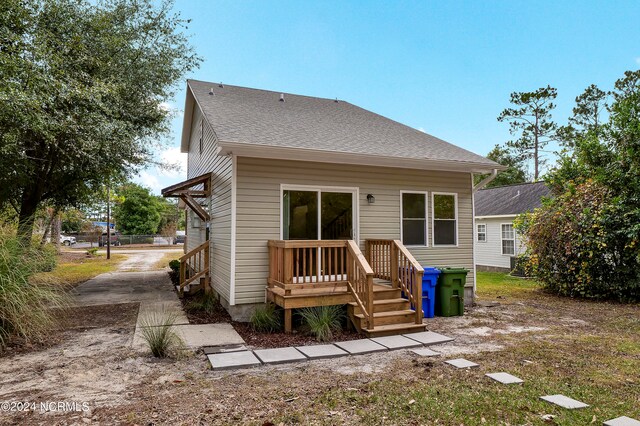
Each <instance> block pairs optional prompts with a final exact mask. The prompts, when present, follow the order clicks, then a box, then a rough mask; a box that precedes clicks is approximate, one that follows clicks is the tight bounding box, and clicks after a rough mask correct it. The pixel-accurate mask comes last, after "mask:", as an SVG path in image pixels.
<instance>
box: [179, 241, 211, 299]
mask: <svg viewBox="0 0 640 426" xmlns="http://www.w3.org/2000/svg"><path fill="white" fill-rule="evenodd" d="M203 277H204V278H205V280H204V290H205V292H208V291H209V288H210V286H209V241H208V240H207V241H205V242H204V243H202V244H200V245H199V246H198V247H196V248H194V249H193V250H191V251H189V252H187V253H186V254H185V255H184V256H182V257H180V292H181V293H182V292H183V291H184V287H185V286H187V285H189V284H191V283H193V282H194V281H196V280H199V279H200V278H203Z"/></svg>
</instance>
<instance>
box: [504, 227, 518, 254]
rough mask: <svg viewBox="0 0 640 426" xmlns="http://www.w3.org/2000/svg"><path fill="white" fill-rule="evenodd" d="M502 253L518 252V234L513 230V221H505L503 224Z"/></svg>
mask: <svg viewBox="0 0 640 426" xmlns="http://www.w3.org/2000/svg"><path fill="white" fill-rule="evenodd" d="M501 226H502V254H506V255H511V256H513V255H515V254H516V234H515V232H514V231H513V224H512V223H503V224H502V225H501Z"/></svg>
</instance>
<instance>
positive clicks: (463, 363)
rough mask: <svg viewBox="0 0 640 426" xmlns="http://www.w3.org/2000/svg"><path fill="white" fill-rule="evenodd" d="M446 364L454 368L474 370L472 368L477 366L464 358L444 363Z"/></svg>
mask: <svg viewBox="0 0 640 426" xmlns="http://www.w3.org/2000/svg"><path fill="white" fill-rule="evenodd" d="M445 362H446V363H447V364H449V365H453V366H454V367H456V368H474V367H478V364H476V363H475V362H472V361H469V360H466V359H464V358H457V359H450V360H448V361H445Z"/></svg>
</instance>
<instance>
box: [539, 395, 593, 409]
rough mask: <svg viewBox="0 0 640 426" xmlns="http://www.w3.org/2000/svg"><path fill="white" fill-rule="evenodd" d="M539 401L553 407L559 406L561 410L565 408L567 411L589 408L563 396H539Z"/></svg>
mask: <svg viewBox="0 0 640 426" xmlns="http://www.w3.org/2000/svg"><path fill="white" fill-rule="evenodd" d="M540 399H542V400H544V401H547V402H550V403H552V404H555V405H559V406H560V407H562V408H567V409H569V410H574V409H576V408H585V407H588V406H589V404H585V403H584V402H580V401H577V400H575V399H572V398H569V397H568V396H564V395H546V396H541V397H540Z"/></svg>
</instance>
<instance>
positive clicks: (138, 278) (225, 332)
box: [73, 249, 244, 351]
mask: <svg viewBox="0 0 640 426" xmlns="http://www.w3.org/2000/svg"><path fill="white" fill-rule="evenodd" d="M164 252H165V250H157V249H155V250H147V251H143V250H136V251H135V253H131V256H134V257H135V259H134V260H132V259H131V258H130V259H128V260H126V261H124V262H123V264H126V263H127V262H129V265H133V264H134V263H136V264H137V266H136V267H139V266H140V265H143V264H144V263H146V268H151V267H152V265H154V264H155V263H156V262H157V260H158V259H156V260H154V261H152V262H145V261H141V260H140V259H144V258H145V257H156V256H159V258H162V256H164ZM121 266H122V265H121ZM73 294H74V296H75V302H76V304H77V305H78V306H95V305H111V304H119V303H140V308H139V310H138V319H137V322H136V331H135V333H134V336H133V338H132V340H131V345H132V347H133V348H134V349H136V350H140V351H144V350H146V346H145V343H144V341H143V340H142V338H141V335H140V326H141V324H144V323H145V321H147V322H148V321H149V319H151V318H158V317H162V316H166V315H171V316H173V317H174V324H175V329H176V332H177V333H178V335H180V337H182V339H183V341H184V343H185V345H186V346H187V347H189V348H191V349H194V350H195V349H198V348H200V347H203V346H224V345H234V344H244V340H243V339H242V337H240V335H239V334H238V333H237V332H236V331H235V330H234V329H233V327H232V326H231V324H226V323H225V324H203V325H191V324H189V320H188V319H187V316H186V314H185V312H184V310H183V308H182V303H181V302H180V300H178V296H177V294H176V292H175V291H174V290H173V288H172V284H171V280H170V279H169V276H168V274H167V271H166V270H146V271H142V272H129V271H121V272H111V273H106V274H102V275H98V276H97V277H95V278H93V279H90V280H89V281H86V282H85V283H83V284H80V285H79V286H78V287H76V288H75V289H74V290H73Z"/></svg>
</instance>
